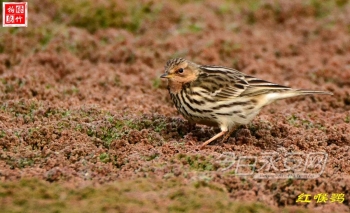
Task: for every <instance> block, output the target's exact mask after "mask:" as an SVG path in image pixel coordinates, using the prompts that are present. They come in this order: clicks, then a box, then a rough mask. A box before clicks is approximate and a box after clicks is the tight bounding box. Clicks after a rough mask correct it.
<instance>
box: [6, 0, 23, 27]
mask: <svg viewBox="0 0 350 213" xmlns="http://www.w3.org/2000/svg"><path fill="white" fill-rule="evenodd" d="M27 25H28V2H3V3H2V26H3V27H27Z"/></svg>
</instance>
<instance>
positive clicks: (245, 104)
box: [160, 58, 332, 147]
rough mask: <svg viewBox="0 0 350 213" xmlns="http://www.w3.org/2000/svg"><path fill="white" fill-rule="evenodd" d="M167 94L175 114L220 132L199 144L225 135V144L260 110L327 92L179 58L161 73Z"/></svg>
mask: <svg viewBox="0 0 350 213" xmlns="http://www.w3.org/2000/svg"><path fill="white" fill-rule="evenodd" d="M160 77H161V78H167V79H168V90H169V93H170V96H171V99H172V100H173V102H174V104H175V106H176V108H177V110H178V111H179V112H180V113H181V114H182V115H183V116H184V117H185V118H186V119H187V120H188V121H189V123H190V125H195V124H196V123H199V124H205V125H208V126H218V127H220V129H221V132H220V133H218V134H217V135H215V136H213V137H212V138H210V139H209V140H207V141H205V142H204V143H203V144H202V147H204V146H206V145H207V144H209V143H210V142H212V141H214V140H215V139H217V138H219V137H221V136H223V135H225V134H226V135H225V137H224V138H223V142H225V141H226V140H227V139H228V137H229V136H230V135H231V133H232V132H233V131H234V129H235V128H234V126H235V125H238V124H248V123H249V122H250V121H252V120H253V118H254V117H255V116H256V115H257V114H258V113H259V111H260V110H261V109H262V107H264V106H266V105H268V104H270V103H272V102H274V101H276V100H279V99H284V98H290V97H295V96H299V95H311V94H326V95H332V93H331V92H327V91H312V90H303V89H292V88H290V87H286V86H282V85H278V84H274V83H271V82H268V81H265V80H261V79H258V78H255V77H253V76H249V75H246V74H244V73H242V72H239V71H237V70H235V69H231V68H226V67H221V66H208V65H199V64H196V63H193V62H191V61H188V60H186V59H183V58H175V59H171V60H169V61H168V62H167V63H166V65H165V73H164V74H163V75H161V76H160Z"/></svg>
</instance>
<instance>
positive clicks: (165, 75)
mask: <svg viewBox="0 0 350 213" xmlns="http://www.w3.org/2000/svg"><path fill="white" fill-rule="evenodd" d="M160 77H161V78H169V77H170V76H169V74H168V73H164V74H163V75H161V76H160Z"/></svg>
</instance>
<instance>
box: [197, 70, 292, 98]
mask: <svg viewBox="0 0 350 213" xmlns="http://www.w3.org/2000/svg"><path fill="white" fill-rule="evenodd" d="M201 68H202V70H204V72H203V73H201V74H200V76H199V77H198V79H197V81H196V84H197V86H199V87H201V88H202V89H203V90H205V91H206V93H207V94H209V95H210V96H211V98H212V99H213V100H215V101H223V100H229V99H232V98H237V97H244V96H256V95H261V94H266V93H271V92H273V91H285V90H289V89H291V88H289V87H286V86H282V85H278V84H274V83H271V82H268V81H265V80H261V79H258V78H255V77H252V76H248V75H245V74H243V73H241V72H239V71H237V70H234V69H230V68H223V67H216V66H203V67H201Z"/></svg>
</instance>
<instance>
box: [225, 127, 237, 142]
mask: <svg viewBox="0 0 350 213" xmlns="http://www.w3.org/2000/svg"><path fill="white" fill-rule="evenodd" d="M235 129H236V128H231V129H230V131H228V132H227V133H226V135H225V136H224V138H223V139H222V141H221V143H225V142H226V141H227V139H228V138H229V137H230V136H231V134H232V133H233V132H234V131H235Z"/></svg>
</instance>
